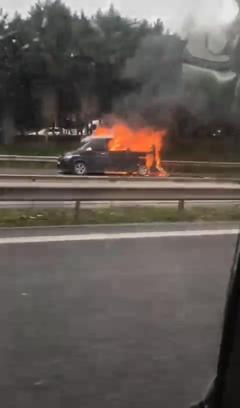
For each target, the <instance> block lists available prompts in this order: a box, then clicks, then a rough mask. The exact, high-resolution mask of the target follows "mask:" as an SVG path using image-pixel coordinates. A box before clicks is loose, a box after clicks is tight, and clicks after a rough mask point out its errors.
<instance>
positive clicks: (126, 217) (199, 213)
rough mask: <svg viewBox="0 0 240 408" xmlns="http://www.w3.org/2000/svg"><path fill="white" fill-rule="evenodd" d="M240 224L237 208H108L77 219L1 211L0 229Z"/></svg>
mask: <svg viewBox="0 0 240 408" xmlns="http://www.w3.org/2000/svg"><path fill="white" fill-rule="evenodd" d="M178 221H190V222H193V221H240V207H237V206H236V207H231V208H230V207H226V208H218V209H215V208H194V209H191V210H184V211H182V212H179V211H177V210H176V209H174V208H138V207H136V208H107V209H94V210H92V209H81V208H80V211H79V216H78V219H76V216H75V213H74V210H69V209H42V210H41V209H26V210H25V209H21V210H20V209H17V210H15V209H0V227H20V226H22V227H23V226H47V225H81V224H121V223H136V222H141V223H144V222H146V223H147V222H148V223H149V222H150V223H151V222H178Z"/></svg>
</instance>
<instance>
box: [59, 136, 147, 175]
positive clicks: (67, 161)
mask: <svg viewBox="0 0 240 408" xmlns="http://www.w3.org/2000/svg"><path fill="white" fill-rule="evenodd" d="M111 139H112V137H111V136H103V137H99V136H89V137H86V138H84V139H83V140H82V143H81V145H80V147H79V148H78V149H77V150H75V151H73V152H68V153H65V154H64V155H63V156H61V157H59V159H58V162H57V166H58V169H59V170H60V171H61V172H62V173H65V174H76V175H79V176H84V175H86V174H103V173H105V172H109V173H111V172H112V173H115V172H125V173H128V174H132V173H137V174H139V175H141V176H146V175H147V174H148V169H147V167H146V164H145V162H146V154H145V153H141V152H131V151H109V149H108V143H109V141H110V140H111Z"/></svg>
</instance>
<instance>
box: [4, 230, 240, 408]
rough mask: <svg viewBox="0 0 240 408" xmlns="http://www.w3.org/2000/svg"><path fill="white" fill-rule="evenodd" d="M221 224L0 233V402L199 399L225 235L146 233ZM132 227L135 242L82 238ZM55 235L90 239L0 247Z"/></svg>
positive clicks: (226, 254)
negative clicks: (11, 240) (12, 240)
mask: <svg viewBox="0 0 240 408" xmlns="http://www.w3.org/2000/svg"><path fill="white" fill-rule="evenodd" d="M233 227H235V226H234V225H228V224H226V223H223V224H217V225H216V226H213V225H209V226H206V225H204V226H202V225H201V224H196V225H195V224H193V225H190V226H188V224H181V225H179V226H177V227H175V228H174V226H173V225H171V226H167V225H166V224H165V225H164V226H162V225H161V224H159V225H156V226H147V225H146V226H144V227H143V226H141V225H135V226H132V227H129V226H122V227H111V226H109V227H97V228H95V227H89V228H87V227H84V228H66V229H64V228H54V229H44V228H42V229H38V230H35V229H25V230H20V229H16V230H7V229H5V230H0V237H1V244H0V259H1V274H0V325H1V336H0V400H1V405H2V406H3V407H4V408H10V407H11V408H43V407H44V408H65V407H68V408H79V407H83V408H100V407H104V408H120V407H121V408H159V407H164V408H179V407H188V406H189V405H190V402H192V401H193V400H196V399H199V398H200V396H201V395H202V392H203V391H204V388H205V386H206V385H207V383H208V381H209V380H210V379H211V377H212V376H213V375H214V372H215V367H216V361H217V353H218V344H219V339H220V328H221V322H222V312H223V307H224V298H225V290H226V286H227V282H228V279H229V270H230V266H231V261H232V256H233V251H234V245H235V241H236V235H219V236H217V235H216V236H214V235H213V236H204V235H203V236H198V237H196V236H184V235H183V236H178V237H176V236H175V237H174V236H172V237H168V238H160V237H158V238H149V237H147V236H148V235H147V234H149V233H150V232H154V231H160V232H161V231H172V232H173V231H174V229H177V230H178V231H184V232H186V231H188V230H194V231H196V230H201V229H204V230H206V229H208V230H209V229H210V230H212V229H213V228H217V229H218V230H219V231H220V230H221V229H224V230H226V229H228V228H229V229H230V228H233ZM140 231H145V232H146V238H142V239H137V238H136V239H134V238H133V237H132V238H131V239H128V238H127V235H126V236H125V239H121V240H118V239H114V240H111V239H106V237H105V238H103V239H101V240H96V239H94V236H95V235H94V234H98V233H99V232H101V233H102V232H105V234H109V233H115V234H116V233H121V234H124V233H126V234H128V233H129V232H136V233H138V232H140ZM65 234H73V235H77V234H81V236H83V235H84V234H85V235H86V236H89V235H90V234H92V237H93V239H91V240H89V241H84V239H83V240H81V241H75V242H71V241H70V242H41V243H28V244H26V243H24V242H23V243H21V244H14V243H11V244H8V245H6V244H4V239H5V237H8V238H11V237H15V236H18V237H19V236H20V237H34V236H42V237H46V240H47V237H49V236H50V235H51V236H55V235H56V236H58V237H59V236H60V235H61V236H63V237H64V236H65ZM220 234H221V232H220ZM223 234H224V233H223Z"/></svg>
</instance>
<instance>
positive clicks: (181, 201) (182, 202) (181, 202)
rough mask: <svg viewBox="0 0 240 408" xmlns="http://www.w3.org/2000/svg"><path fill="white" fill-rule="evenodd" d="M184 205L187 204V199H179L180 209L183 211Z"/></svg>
mask: <svg viewBox="0 0 240 408" xmlns="http://www.w3.org/2000/svg"><path fill="white" fill-rule="evenodd" d="M184 205H185V201H184V200H179V201H178V211H183V210H184Z"/></svg>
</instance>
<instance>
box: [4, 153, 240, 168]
mask: <svg viewBox="0 0 240 408" xmlns="http://www.w3.org/2000/svg"><path fill="white" fill-rule="evenodd" d="M57 158H58V156H24V155H0V161H15V162H17V161H19V162H45V163H54V162H55V161H56V160H57ZM162 163H163V165H165V166H187V165H190V166H199V167H202V166H204V167H206V166H209V167H232V168H240V162H216V161H215V162H209V161H191V160H163V162H162Z"/></svg>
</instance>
